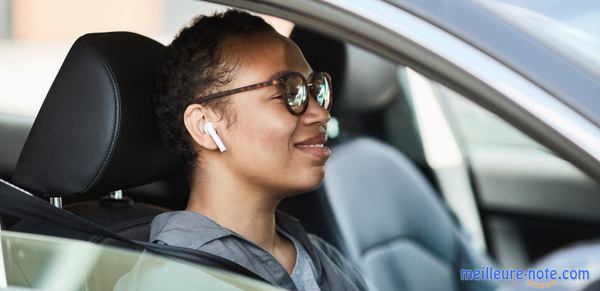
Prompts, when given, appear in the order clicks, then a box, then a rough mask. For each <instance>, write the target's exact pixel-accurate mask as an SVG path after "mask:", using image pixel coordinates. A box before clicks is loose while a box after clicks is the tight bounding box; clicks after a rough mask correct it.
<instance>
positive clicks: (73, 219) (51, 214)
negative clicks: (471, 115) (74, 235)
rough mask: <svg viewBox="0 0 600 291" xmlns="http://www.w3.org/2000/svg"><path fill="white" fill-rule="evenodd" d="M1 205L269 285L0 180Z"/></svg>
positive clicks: (5, 210)
mask: <svg viewBox="0 0 600 291" xmlns="http://www.w3.org/2000/svg"><path fill="white" fill-rule="evenodd" d="M0 201H2V204H1V205H0V214H3V215H7V216H11V217H15V218H20V219H32V220H36V221H41V222H51V223H54V224H57V225H61V226H64V227H70V228H72V229H75V230H78V231H81V232H85V233H89V234H94V235H98V236H102V237H107V238H112V239H115V240H118V241H122V242H125V243H128V244H130V245H132V246H135V247H137V248H140V249H146V250H148V251H151V252H154V253H157V254H160V255H164V256H168V257H173V258H177V259H182V260H186V261H190V262H194V263H198V264H202V265H205V266H209V267H215V268H218V269H221V270H226V271H229V272H233V273H237V274H240V275H244V276H247V277H250V278H253V279H256V280H260V281H264V282H267V283H269V282H268V281H267V280H266V279H264V278H262V277H261V276H259V275H258V274H256V273H254V272H252V271H250V270H248V269H247V268H245V267H243V266H241V265H239V264H237V263H235V262H233V261H231V260H228V259H225V258H222V257H219V256H216V255H213V254H210V253H207V252H203V251H200V250H195V249H188V248H182V247H174V246H168V245H159V244H154V243H150V242H142V241H133V240H130V239H127V238H125V237H123V236H121V235H119V234H118V233H115V232H113V231H111V230H109V229H107V228H105V227H103V226H100V225H98V224H96V223H94V222H92V221H89V220H87V219H85V218H83V217H80V216H77V215H75V214H73V213H71V212H68V211H66V210H64V209H60V208H56V207H54V206H52V205H50V204H49V203H47V202H46V201H44V200H42V199H40V198H37V197H35V196H34V195H33V194H31V193H30V192H28V191H26V190H24V189H21V188H19V187H18V186H15V185H13V184H11V183H9V182H7V181H5V180H3V179H0Z"/></svg>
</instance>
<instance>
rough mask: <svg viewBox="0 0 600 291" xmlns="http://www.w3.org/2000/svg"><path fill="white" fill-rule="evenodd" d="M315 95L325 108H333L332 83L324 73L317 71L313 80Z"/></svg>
mask: <svg viewBox="0 0 600 291" xmlns="http://www.w3.org/2000/svg"><path fill="white" fill-rule="evenodd" d="M313 96H314V97H315V99H316V100H317V102H318V103H319V104H320V105H321V106H323V108H325V109H327V110H329V109H331V84H330V81H329V78H328V77H327V76H326V75H325V74H323V73H317V75H316V76H315V78H314V81H313Z"/></svg>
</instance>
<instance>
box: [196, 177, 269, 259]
mask: <svg viewBox="0 0 600 291" xmlns="http://www.w3.org/2000/svg"><path fill="white" fill-rule="evenodd" d="M197 178H198V179H194V180H195V181H194V182H193V183H192V185H191V191H190V199H189V202H188V205H187V210H190V211H195V212H199V213H201V214H203V215H205V216H207V217H208V218H210V219H212V220H213V221H215V222H216V223H218V224H219V225H221V226H223V227H226V228H228V229H230V230H233V231H234V232H236V233H238V234H240V235H242V236H243V237H244V238H246V239H248V240H249V241H252V242H254V243H255V244H257V245H259V246H261V247H262V248H264V249H265V250H267V251H272V250H274V249H275V247H276V245H277V243H278V239H279V238H278V236H277V234H276V224H275V210H276V209H277V205H278V204H279V201H280V200H279V199H277V198H274V197H269V196H270V195H266V194H265V193H261V192H259V190H258V189H253V187H251V186H249V185H242V183H240V182H239V181H238V180H237V179H226V180H227V183H223V182H221V181H223V178H224V177H219V179H215V177H197ZM230 178H233V177H230Z"/></svg>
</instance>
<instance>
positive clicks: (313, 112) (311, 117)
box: [302, 97, 331, 124]
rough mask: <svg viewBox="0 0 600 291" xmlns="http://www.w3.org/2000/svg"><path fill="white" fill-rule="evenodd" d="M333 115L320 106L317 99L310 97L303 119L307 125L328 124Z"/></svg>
mask: <svg viewBox="0 0 600 291" xmlns="http://www.w3.org/2000/svg"><path fill="white" fill-rule="evenodd" d="M330 118H331V115H330V114H329V111H327V110H326V109H325V108H323V106H321V105H319V103H318V102H317V100H315V98H312V97H309V101H308V107H307V108H306V112H304V114H302V119H303V121H304V123H305V124H312V123H320V124H327V122H328V121H329V119H330Z"/></svg>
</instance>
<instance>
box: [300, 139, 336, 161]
mask: <svg viewBox="0 0 600 291" xmlns="http://www.w3.org/2000/svg"><path fill="white" fill-rule="evenodd" d="M296 147H297V148H298V149H300V150H301V151H303V152H306V153H309V154H312V155H315V156H317V157H319V158H321V159H327V158H329V155H330V154H331V150H330V149H329V147H328V146H326V145H324V144H322V143H321V144H297V145H296Z"/></svg>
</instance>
